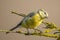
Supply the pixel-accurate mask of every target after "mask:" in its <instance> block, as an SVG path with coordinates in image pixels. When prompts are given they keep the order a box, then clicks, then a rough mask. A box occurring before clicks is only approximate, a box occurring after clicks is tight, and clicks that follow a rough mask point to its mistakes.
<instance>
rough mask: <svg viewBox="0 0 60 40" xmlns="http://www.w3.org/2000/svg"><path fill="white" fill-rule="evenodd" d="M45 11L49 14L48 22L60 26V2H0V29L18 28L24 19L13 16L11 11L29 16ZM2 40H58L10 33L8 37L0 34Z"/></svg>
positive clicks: (49, 0) (12, 0)
mask: <svg viewBox="0 0 60 40" xmlns="http://www.w3.org/2000/svg"><path fill="white" fill-rule="evenodd" d="M41 8H42V9H45V10H46V11H47V13H48V14H49V17H48V21H50V22H54V23H55V24H56V25H57V26H58V27H59V26H60V0H0V29H1V30H9V29H11V28H13V27H14V26H16V24H17V23H19V22H20V21H21V20H22V19H23V17H20V16H17V15H13V14H11V12H10V11H11V10H13V11H16V12H17V13H24V14H29V13H30V12H33V11H37V10H38V9H41ZM0 40H56V39H55V38H49V37H43V36H42V37H40V36H25V35H23V34H17V33H10V34H8V35H6V34H5V33H4V32H0Z"/></svg>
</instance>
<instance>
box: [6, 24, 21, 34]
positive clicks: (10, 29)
mask: <svg viewBox="0 0 60 40" xmlns="http://www.w3.org/2000/svg"><path fill="white" fill-rule="evenodd" d="M20 25H21V23H19V24H17V26H16V27H14V28H12V29H10V30H9V31H13V30H14V29H16V28H18V27H19V26H20ZM8 33H9V32H6V34H8Z"/></svg>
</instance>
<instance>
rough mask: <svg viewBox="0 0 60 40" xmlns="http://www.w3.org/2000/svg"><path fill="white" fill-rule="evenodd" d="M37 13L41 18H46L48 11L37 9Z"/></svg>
mask: <svg viewBox="0 0 60 40" xmlns="http://www.w3.org/2000/svg"><path fill="white" fill-rule="evenodd" d="M38 13H39V15H40V16H41V17H42V18H47V17H48V13H47V12H46V11H44V10H43V9H39V10H38Z"/></svg>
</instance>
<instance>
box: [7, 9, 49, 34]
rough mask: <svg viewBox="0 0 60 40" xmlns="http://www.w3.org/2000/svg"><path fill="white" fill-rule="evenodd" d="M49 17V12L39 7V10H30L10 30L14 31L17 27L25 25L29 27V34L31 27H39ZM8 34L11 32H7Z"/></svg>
mask: <svg viewBox="0 0 60 40" xmlns="http://www.w3.org/2000/svg"><path fill="white" fill-rule="evenodd" d="M46 18H48V13H47V12H46V11H45V10H44V9H39V10H38V11H37V12H30V13H29V14H28V15H26V16H25V17H24V18H23V19H22V21H21V22H19V23H18V24H17V25H16V26H15V27H13V28H12V29H10V30H9V31H13V30H15V29H16V28H19V27H20V26H21V27H24V28H26V29H27V33H28V34H29V29H37V27H38V26H39V25H40V24H41V23H42V22H43V21H44V19H46ZM6 33H7V34H8V33H9V32H6Z"/></svg>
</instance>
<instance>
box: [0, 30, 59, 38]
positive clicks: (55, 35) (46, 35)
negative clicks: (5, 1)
mask: <svg viewBox="0 0 60 40" xmlns="http://www.w3.org/2000/svg"><path fill="white" fill-rule="evenodd" d="M0 32H10V33H20V34H27V33H23V32H21V31H8V30H0ZM30 34H31V35H37V36H45V37H52V38H58V37H59V36H58V35H57V34H49V33H30Z"/></svg>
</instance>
